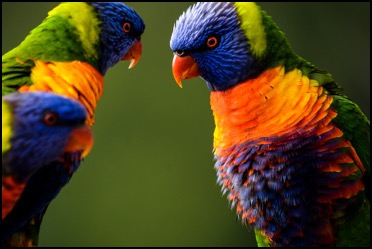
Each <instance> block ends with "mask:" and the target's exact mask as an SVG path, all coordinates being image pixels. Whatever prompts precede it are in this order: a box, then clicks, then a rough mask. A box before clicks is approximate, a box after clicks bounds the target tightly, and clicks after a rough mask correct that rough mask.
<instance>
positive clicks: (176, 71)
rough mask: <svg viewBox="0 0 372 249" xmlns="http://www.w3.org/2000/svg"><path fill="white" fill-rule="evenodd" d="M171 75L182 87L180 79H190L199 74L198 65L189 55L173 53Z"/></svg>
mask: <svg viewBox="0 0 372 249" xmlns="http://www.w3.org/2000/svg"><path fill="white" fill-rule="evenodd" d="M172 72H173V77H174V79H175V80H176V82H177V84H178V85H179V86H180V87H181V88H182V80H185V79H191V78H195V77H198V76H199V75H200V72H199V67H198V64H197V63H196V61H195V60H194V59H193V58H192V57H191V56H189V55H188V56H182V57H180V56H178V55H176V54H175V55H174V57H173V62H172Z"/></svg>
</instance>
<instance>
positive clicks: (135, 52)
mask: <svg viewBox="0 0 372 249" xmlns="http://www.w3.org/2000/svg"><path fill="white" fill-rule="evenodd" d="M141 55H142V42H141V41H139V40H136V41H135V42H134V44H133V45H132V47H131V48H130V49H129V51H128V52H127V53H126V54H125V55H124V56H123V58H121V60H130V64H129V67H128V69H131V68H132V67H134V66H135V65H136V64H137V63H138V62H139V60H140V58H141Z"/></svg>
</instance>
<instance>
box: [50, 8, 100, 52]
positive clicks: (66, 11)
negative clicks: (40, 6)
mask: <svg viewBox="0 0 372 249" xmlns="http://www.w3.org/2000/svg"><path fill="white" fill-rule="evenodd" d="M77 10H78V11H77ZM54 15H57V16H62V17H64V18H65V19H66V20H68V21H69V22H70V23H71V25H73V26H74V27H75V28H76V29H77V35H78V36H79V37H80V40H81V42H82V44H83V47H84V49H85V51H86V52H87V55H86V57H93V58H96V59H97V54H96V49H95V47H94V44H96V43H97V42H98V40H99V35H100V28H99V25H100V20H99V19H98V17H97V14H96V13H95V10H94V8H93V7H92V6H91V5H89V4H87V3H84V2H81V3H77V2H67V3H62V4H60V5H58V6H57V7H55V8H54V9H53V10H51V11H49V13H48V18H49V17H51V16H54Z"/></svg>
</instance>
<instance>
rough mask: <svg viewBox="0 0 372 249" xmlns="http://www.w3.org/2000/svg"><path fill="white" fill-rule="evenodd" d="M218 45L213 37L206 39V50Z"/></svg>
mask: <svg viewBox="0 0 372 249" xmlns="http://www.w3.org/2000/svg"><path fill="white" fill-rule="evenodd" d="M217 44H218V39H217V37H215V36H211V37H209V38H208V39H207V46H208V48H214V47H216V46H217Z"/></svg>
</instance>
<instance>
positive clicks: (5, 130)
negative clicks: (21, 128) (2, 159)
mask: <svg viewBox="0 0 372 249" xmlns="http://www.w3.org/2000/svg"><path fill="white" fill-rule="evenodd" d="M1 106H2V108H1V109H2V121H1V123H2V135H1V137H2V143H1V153H2V154H3V153H4V152H6V151H8V150H9V149H10V147H11V143H10V138H11V137H12V121H13V117H12V112H11V110H10V107H9V106H8V104H7V103H6V102H4V101H1Z"/></svg>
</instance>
